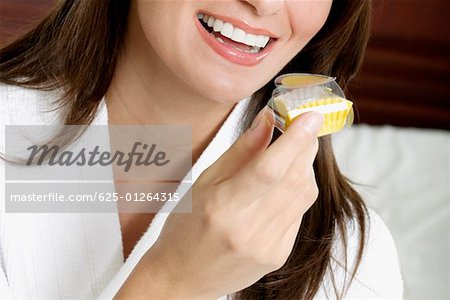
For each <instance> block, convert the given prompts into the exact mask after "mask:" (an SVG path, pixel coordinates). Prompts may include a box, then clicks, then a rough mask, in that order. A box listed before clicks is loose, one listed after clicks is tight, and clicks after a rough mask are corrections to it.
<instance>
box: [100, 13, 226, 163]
mask: <svg viewBox="0 0 450 300" xmlns="http://www.w3.org/2000/svg"><path fill="white" fill-rule="evenodd" d="M130 19H131V20H133V19H134V20H136V19H137V18H130ZM134 25H136V24H134ZM129 27H131V28H134V29H135V30H129V31H128V33H127V35H126V41H125V45H126V46H125V48H124V49H123V51H122V52H121V54H120V56H119V59H118V63H117V66H116V69H115V74H114V77H113V79H112V82H111V85H110V87H109V89H108V91H107V93H106V104H107V107H108V120H109V121H108V122H109V124H110V125H125V124H137V125H139V124H142V125H148V124H161V125H171V124H186V125H190V126H192V144H193V145H192V146H193V149H192V154H193V162H195V161H196V160H197V158H198V157H199V156H200V154H201V153H202V152H203V150H204V149H205V148H206V146H207V145H208V144H209V143H210V141H211V140H212V138H213V137H214V135H215V134H216V133H217V131H218V129H219V128H220V126H221V125H222V123H223V122H224V120H225V119H226V118H227V116H228V115H229V113H230V112H231V110H232V109H233V107H234V105H235V103H220V102H217V101H213V100H210V99H207V98H205V97H203V96H202V95H200V94H198V93H196V92H195V91H194V90H193V89H191V88H190V87H189V86H187V85H186V84H185V83H184V82H183V81H182V80H181V79H180V78H179V77H178V76H176V74H174V73H173V72H172V71H171V70H169V69H168V68H167V66H166V65H165V64H164V63H163V62H162V61H161V60H160V59H159V57H158V55H157V54H156V53H155V52H154V51H153V49H152V47H151V45H150V44H149V43H147V42H146V41H143V40H144V39H143V38H142V36H144V35H143V34H142V32H139V28H140V27H139V26H129Z"/></svg>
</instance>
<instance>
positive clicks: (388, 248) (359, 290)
mask: <svg viewBox="0 0 450 300" xmlns="http://www.w3.org/2000/svg"><path fill="white" fill-rule="evenodd" d="M345 235H346V240H347V245H344V244H343V243H342V242H341V241H340V240H339V239H336V241H335V242H334V245H333V260H332V263H331V267H330V270H329V271H328V272H327V274H326V276H325V280H324V281H325V282H324V286H323V289H322V290H321V291H320V292H319V293H322V294H326V295H328V296H330V295H334V292H333V281H334V282H335V284H336V287H337V288H338V290H339V291H341V290H344V291H345V294H344V295H345V297H344V298H345V299H402V294H403V280H402V275H401V271H400V263H399V259H398V254H397V249H396V246H395V243H394V240H393V238H392V235H391V232H390V231H389V229H388V227H387V226H386V224H385V222H384V221H383V220H382V218H381V217H380V216H379V215H378V214H377V213H376V212H375V211H373V210H372V209H370V208H369V209H368V212H367V214H366V230H365V236H366V241H365V244H364V252H363V254H362V258H361V261H360V264H359V267H358V269H357V272H356V274H355V277H354V278H353V280H352V281H351V283H350V285H348V284H349V281H350V279H351V275H352V273H351V272H352V271H353V268H354V266H355V263H356V261H357V254H358V247H359V240H360V237H361V232H360V230H359V226H358V224H357V223H356V221H355V220H351V221H349V222H348V223H347V228H346V233H345ZM345 262H347V264H346V265H347V268H345V267H344V266H345ZM343 287H345V288H343Z"/></svg>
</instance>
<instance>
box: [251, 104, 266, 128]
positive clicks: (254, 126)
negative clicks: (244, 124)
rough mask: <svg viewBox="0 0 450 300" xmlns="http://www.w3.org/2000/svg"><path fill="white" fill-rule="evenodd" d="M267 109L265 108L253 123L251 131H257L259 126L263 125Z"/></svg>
mask: <svg viewBox="0 0 450 300" xmlns="http://www.w3.org/2000/svg"><path fill="white" fill-rule="evenodd" d="M266 110H267V108H266V107H264V108H263V109H262V110H261V111H260V112H259V113H258V114H257V115H256V117H255V119H254V120H253V122H252V126H251V127H250V130H255V129H256V128H258V126H259V125H260V124H261V120H262V119H263V118H264V114H265V113H266Z"/></svg>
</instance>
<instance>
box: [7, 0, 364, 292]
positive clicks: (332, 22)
mask: <svg viewBox="0 0 450 300" xmlns="http://www.w3.org/2000/svg"><path fill="white" fill-rule="evenodd" d="M128 11H129V0H112V1H103V0H89V1H75V0H65V1H58V4H57V5H56V6H55V8H54V9H53V10H52V11H51V12H50V13H49V15H48V16H47V17H46V18H45V19H44V20H43V21H42V22H41V23H40V24H38V25H37V26H36V27H34V28H33V29H32V30H31V31H29V32H28V33H26V34H25V35H24V36H22V37H21V38H20V39H18V40H16V41H14V42H12V43H11V44H9V45H7V46H6V47H4V48H2V49H0V69H1V74H0V82H3V83H6V84H12V85H18V86H23V87H31V88H37V89H41V90H52V89H56V88H62V90H63V91H64V94H63V96H62V97H61V99H58V103H59V106H60V108H61V109H62V110H63V111H64V113H63V115H64V120H65V123H66V124H70V125H86V124H90V123H91V122H92V120H93V118H94V116H95V113H96V111H97V108H98V106H99V104H100V101H101V99H102V98H103V96H104V94H105V93H106V91H107V89H108V87H109V85H110V82H111V78H112V75H113V73H114V69H115V65H116V62H117V57H118V55H119V51H120V49H121V48H120V45H121V43H122V42H123V39H124V34H125V29H126V24H127V17H128ZM369 20H370V0H352V1H347V0H334V1H333V5H332V8H331V12H330V15H329V17H328V19H327V21H326V23H325V25H324V27H323V28H322V29H321V30H320V32H319V33H318V34H317V35H316V36H315V37H314V38H313V39H312V40H311V42H310V43H308V45H307V46H306V47H305V48H304V49H303V50H302V51H301V52H300V53H299V54H298V55H297V56H296V57H295V58H294V59H293V60H292V61H291V62H289V64H288V65H286V66H285V67H284V68H283V70H282V71H281V72H280V73H279V74H277V76H278V75H280V74H283V73H291V72H308V73H321V74H327V75H332V76H335V77H337V78H338V82H339V84H340V85H341V86H342V87H344V89H345V87H346V86H347V84H348V82H349V81H350V80H351V79H352V77H353V76H355V74H356V72H357V71H358V70H359V68H360V65H361V62H362V58H363V55H364V51H365V47H366V44H367V40H368V36H369V33H368V31H369ZM81 24H82V25H81ZM80 25H81V26H80ZM273 88H274V84H273V81H270V82H268V83H267V84H266V85H265V86H264V87H262V88H261V89H259V90H258V91H257V92H255V93H254V94H253V95H252V99H251V101H250V105H249V107H248V109H247V111H246V112H245V115H244V118H243V120H242V124H243V126H242V130H245V129H247V128H248V127H249V126H250V124H251V122H252V120H253V119H254V117H255V116H256V114H257V112H258V111H259V110H260V109H262V107H264V106H265V105H266V103H267V100H268V99H269V98H270V96H271V92H272V90H273ZM279 135H280V133H279V132H275V134H274V137H273V141H275V140H276V139H277V138H278V137H279ZM273 141H272V142H273ZM314 170H315V174H316V180H317V184H318V187H319V196H318V199H317V201H316V202H315V204H314V205H313V206H312V207H311V208H310V209H309V210H308V211H307V213H306V214H305V215H304V217H303V221H302V224H301V227H300V230H299V233H298V235H297V239H296V242H295V245H294V249H293V251H292V253H291V255H290V257H289V258H288V260H287V262H286V263H285V265H284V266H283V267H281V268H280V269H278V270H276V271H274V272H272V273H270V274H267V275H266V276H264V277H263V278H261V279H260V280H259V281H258V282H256V283H254V284H253V285H251V286H250V287H248V288H246V289H244V290H242V291H239V292H238V293H237V297H238V299H261V298H263V299H311V298H313V296H314V295H315V294H316V293H317V291H318V290H319V288H320V285H321V283H322V280H323V279H324V276H325V273H326V271H327V270H328V269H329V268H330V266H331V262H332V259H333V258H332V251H331V250H332V245H333V243H334V242H335V237H337V233H338V232H339V233H340V234H339V237H340V240H338V241H337V242H341V243H342V245H343V248H344V251H345V250H346V249H347V240H346V224H347V223H348V222H350V221H351V220H355V221H356V223H357V226H358V230H359V231H360V232H361V235H360V236H359V237H360V238H359V246H358V252H357V257H356V258H355V259H356V260H355V261H356V263H355V265H354V266H353V267H352V268H351V269H350V268H348V266H347V260H345V261H344V262H339V263H340V264H341V265H343V266H344V268H346V270H347V271H348V273H349V274H351V276H350V280H349V281H345V280H344V286H342V287H337V286H336V285H335V284H334V281H333V286H334V290H335V293H336V297H337V298H341V297H342V296H343V294H344V292H345V290H346V288H348V286H349V285H350V282H351V281H352V279H353V276H354V274H355V272H356V270H357V269H358V266H359V263H360V261H361V258H362V255H363V249H364V244H365V232H366V226H367V224H366V220H365V216H366V214H367V211H366V207H365V205H364V203H363V201H362V199H361V197H360V195H359V194H358V193H357V192H356V191H355V190H354V189H353V188H352V186H351V185H350V182H349V180H348V179H347V178H345V177H344V176H343V175H342V174H341V173H340V171H339V169H338V166H337V164H336V161H335V157H334V154H333V150H332V145H331V139H330V137H329V136H325V137H321V138H320V147H319V151H318V155H317V158H316V160H315V162H314ZM346 256H347V255H346V253H345V257H346ZM345 282H346V283H345Z"/></svg>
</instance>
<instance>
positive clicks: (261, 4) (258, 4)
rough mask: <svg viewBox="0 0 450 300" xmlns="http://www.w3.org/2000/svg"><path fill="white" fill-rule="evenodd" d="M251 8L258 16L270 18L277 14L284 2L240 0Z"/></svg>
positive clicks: (277, 0)
mask: <svg viewBox="0 0 450 300" xmlns="http://www.w3.org/2000/svg"><path fill="white" fill-rule="evenodd" d="M241 1H243V2H245V3H247V4H248V5H251V6H252V7H253V10H254V11H255V12H256V13H257V14H258V15H260V16H271V15H275V14H277V13H278V12H279V11H280V10H281V7H282V5H283V1H284V0H241Z"/></svg>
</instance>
